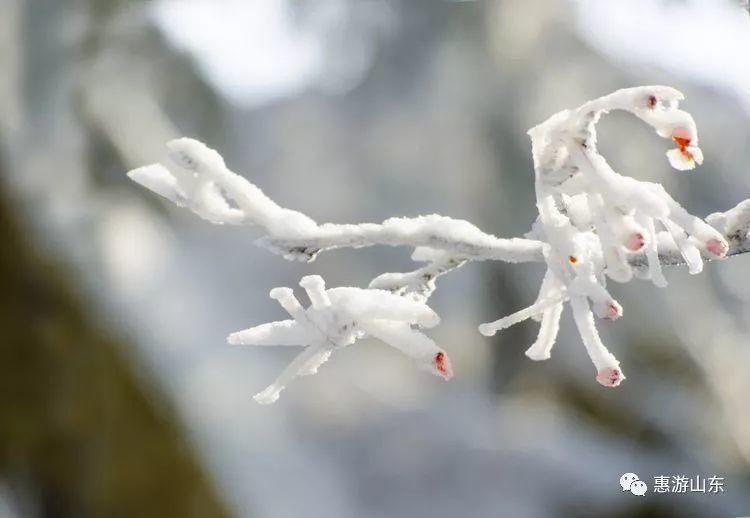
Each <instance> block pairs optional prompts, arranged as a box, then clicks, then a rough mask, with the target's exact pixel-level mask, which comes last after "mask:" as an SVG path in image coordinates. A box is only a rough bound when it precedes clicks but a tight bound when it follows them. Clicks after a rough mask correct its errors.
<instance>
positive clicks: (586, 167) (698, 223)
mask: <svg viewBox="0 0 750 518" xmlns="http://www.w3.org/2000/svg"><path fill="white" fill-rule="evenodd" d="M682 99H683V96H682V94H681V93H680V92H678V91H677V90H674V89H672V88H668V87H665V86H645V87H638V88H628V89H623V90H618V91H616V92H614V93H612V94H610V95H607V96H604V97H601V98H599V99H595V100H593V101H589V102H587V103H585V104H583V105H582V106H580V107H578V108H576V109H572V110H564V111H562V112H559V113H557V114H555V115H553V116H552V117H550V118H549V119H548V120H546V121H545V122H543V123H542V124H539V125H538V126H536V127H534V128H532V129H531V130H529V136H530V137H531V141H532V153H533V158H534V170H535V190H536V201H537V208H538V211H539V216H538V218H537V220H536V222H535V223H534V225H533V227H532V230H531V231H530V232H529V233H528V234H527V236H525V238H523V239H521V238H511V239H503V238H498V237H495V236H493V235H490V234H486V233H484V232H482V231H481V230H479V229H478V228H477V227H475V226H474V225H472V224H471V223H469V222H467V221H462V220H455V219H451V218H447V217H444V216H438V215H429V216H420V217H417V218H391V219H388V220H386V221H384V222H383V223H380V224H375V223H363V224H357V225H352V224H333V223H324V224H318V223H317V222H316V221H314V220H313V219H312V218H310V217H308V216H307V215H305V214H302V213H300V212H297V211H294V210H291V209H287V208H283V207H281V206H279V205H278V204H276V203H275V202H274V201H273V200H271V199H270V198H268V197H267V196H266V195H265V194H263V192H262V191H261V190H260V189H259V188H258V187H256V186H255V185H253V184H252V183H250V182H249V181H247V180H246V179H245V178H243V177H241V176H239V175H236V174H235V173H233V172H231V171H230V170H229V169H227V167H226V165H225V164H224V160H223V159H222V157H221V156H220V155H219V154H218V153H217V152H216V151H214V150H212V149H210V148H208V147H207V146H205V145H204V144H202V143H201V142H198V141H196V140H192V139H188V138H182V139H178V140H174V141H172V142H169V143H168V144H167V148H168V152H167V156H166V159H165V161H164V163H163V164H153V165H149V166H146V167H141V168H139V169H135V170H133V171H131V172H129V173H128V175H129V176H130V178H131V179H133V180H134V181H136V182H138V183H139V184H141V185H143V186H144V187H146V188H148V189H150V190H152V191H154V192H156V193H157V194H159V195H161V196H163V197H164V198H166V199H168V200H170V201H171V202H173V203H175V204H177V205H178V206H183V207H186V208H188V209H190V210H191V211H193V212H194V213H196V214H197V215H198V216H200V217H202V218H204V219H207V220H208V221H211V222H213V223H217V224H232V225H249V226H255V227H260V229H261V231H262V234H263V236H262V237H261V238H260V239H258V240H257V241H256V243H257V244H258V245H260V246H262V247H264V248H266V249H268V250H270V251H272V252H274V253H277V254H280V255H282V256H283V257H284V258H285V259H290V260H305V261H312V260H314V259H315V257H316V256H317V255H318V253H320V252H322V251H325V250H331V249H335V248H344V247H352V248H362V247H368V246H372V245H389V246H408V247H413V248H415V250H414V254H413V255H412V259H413V260H415V261H417V262H421V263H424V265H423V266H421V267H419V268H417V269H415V270H414V271H412V272H407V273H385V274H382V275H380V276H378V277H376V278H375V279H373V280H372V281H371V283H370V286H369V288H367V289H359V288H333V289H328V290H326V289H325V287H324V285H323V280H322V279H321V278H320V277H317V276H311V277H305V278H303V279H302V281H301V283H300V284H301V285H302V287H303V288H304V289H305V290H306V291H307V293H308V296H309V298H310V300H311V305H310V307H309V308H307V309H304V308H303V307H302V305H301V304H300V303H299V302H298V301H297V299H296V298H295V297H294V295H293V293H292V291H291V290H290V289H289V288H276V289H274V290H272V291H271V297H272V298H274V299H276V300H278V301H279V303H280V304H281V305H282V307H283V308H284V309H285V310H286V311H287V312H288V313H289V314H290V315H291V316H292V317H293V320H283V321H279V322H271V323H268V324H263V325H260V326H257V327H253V328H250V329H247V330H245V331H240V332H238V333H234V334H232V335H230V337H229V341H230V343H233V344H248V345H300V346H305V347H306V348H305V349H304V351H303V352H302V353H300V355H299V356H298V357H297V358H296V359H295V360H294V361H293V362H292V364H291V365H290V366H289V367H288V368H287V369H286V370H285V371H284V372H283V373H282V374H281V376H280V377H279V378H278V379H277V381H276V382H274V383H273V384H272V385H271V386H270V387H268V388H267V389H266V390H264V391H263V392H261V393H260V394H258V395H257V396H256V400H257V401H259V402H261V403H272V402H274V401H275V400H276V399H277V398H278V396H279V392H280V391H281V390H282V389H283V388H284V386H285V385H286V384H287V383H288V382H289V381H291V379H293V378H294V377H295V376H298V375H307V374H313V373H315V372H317V369H318V367H319V366H320V365H321V364H322V363H324V362H325V361H327V360H328V358H329V357H330V355H331V352H332V351H333V350H335V349H337V348H340V347H344V346H347V345H350V344H352V343H354V341H356V340H357V339H359V338H362V337H363V336H366V335H369V336H372V337H375V338H378V339H380V340H382V341H384V342H386V343H388V344H390V345H392V346H394V347H396V348H397V349H399V350H401V351H402V352H404V353H405V354H406V355H408V356H410V357H412V358H413V359H414V360H415V361H416V363H417V365H418V366H420V367H422V368H424V369H426V370H428V371H431V372H433V373H434V374H437V375H440V376H442V377H444V378H446V379H448V378H449V377H450V376H451V374H452V372H451V367H450V362H449V360H448V357H447V355H446V353H445V351H443V350H442V349H440V348H438V347H437V346H436V345H435V343H434V342H432V340H430V339H429V338H427V337H426V336H425V335H424V334H422V333H421V332H420V331H418V330H416V329H415V327H422V328H428V327H432V326H434V325H436V324H437V322H438V317H437V315H436V314H435V313H434V312H432V310H431V309H430V308H429V307H427V306H426V301H427V299H428V298H429V296H430V295H431V294H432V292H433V291H434V290H435V280H436V279H437V277H439V276H441V275H444V274H446V273H448V272H451V271H453V270H455V269H457V268H459V267H460V266H462V265H464V264H466V263H467V262H471V261H487V260H499V261H506V262H512V263H518V262H543V263H545V264H546V266H547V272H546V274H545V276H544V280H543V282H542V285H541V287H540V290H539V294H538V296H537V299H536V301H535V302H534V303H533V304H532V305H531V306H529V307H528V308H526V309H522V310H520V311H518V312H516V313H514V314H512V315H509V316H506V317H504V318H501V319H499V320H497V321H495V322H491V323H487V324H482V325H481V326H479V330H480V332H481V333H482V334H484V335H486V336H490V335H493V334H494V333H495V332H497V331H498V330H501V329H504V328H506V327H509V326H511V325H513V324H516V323H518V322H521V321H523V320H526V319H528V318H533V319H535V320H537V321H539V322H540V328H539V335H538V337H537V340H536V341H535V342H534V344H533V345H532V346H531V347H530V348H529V349H528V350H527V351H526V355H527V356H528V357H529V358H531V359H533V360H544V359H547V358H549V357H550V353H551V350H552V347H553V345H554V343H555V340H556V337H557V334H558V330H559V323H560V317H561V315H562V312H563V308H564V305H565V304H566V303H569V305H570V307H571V309H572V312H573V317H574V320H575V323H576V326H577V328H578V331H579V333H580V335H581V339H582V341H583V344H584V346H585V348H586V351H587V352H588V354H589V356H590V357H591V361H592V362H593V364H594V366H595V368H596V371H597V374H596V379H597V381H599V383H601V384H602V385H605V386H608V387H614V386H617V385H619V384H620V382H621V381H622V380H623V379H625V377H624V375H623V374H622V371H621V370H620V366H619V362H618V361H617V359H616V358H615V357H614V356H613V355H612V354H611V353H610V352H609V351H608V350H607V349H606V347H605V346H604V344H603V343H602V342H601V339H600V338H599V333H598V332H597V329H596V325H595V318H594V317H598V318H601V319H605V320H614V319H617V318H619V317H620V316H622V312H623V310H622V306H620V304H619V303H618V302H617V301H616V300H615V299H614V298H613V297H612V296H611V294H610V293H609V291H608V290H607V279H611V280H613V281H615V282H629V281H630V280H632V279H633V278H634V277H638V278H644V279H649V280H651V281H652V282H653V283H654V284H655V285H657V286H665V285H666V281H665V279H664V276H663V275H662V271H661V267H662V265H676V264H686V265H687V266H688V268H689V271H690V273H693V274H696V273H699V272H701V271H702V269H703V261H704V259H707V260H710V259H721V258H724V257H726V256H727V255H733V254H736V253H743V252H746V251H748V250H750V239H749V236H748V230H749V229H750V200H749V201H745V202H742V203H740V204H739V205H738V206H737V207H735V208H734V209H731V210H729V211H728V212H726V213H716V214H712V215H711V216H709V217H708V218H707V222H706V221H703V220H702V219H700V218H697V217H695V216H693V215H691V214H689V213H688V212H687V211H686V210H685V209H683V208H682V207H681V206H680V205H679V204H678V203H677V202H676V201H675V200H674V199H672V197H671V196H670V195H669V194H668V193H667V192H666V191H665V190H664V188H663V187H662V186H661V185H659V184H655V183H649V182H642V181H638V180H635V179H633V178H631V177H627V176H622V175H620V174H618V173H616V172H615V171H613V170H612V168H611V167H610V166H609V164H608V163H607V161H606V160H605V159H604V157H602V156H601V155H600V154H599V153H598V151H597V149H596V123H597V122H598V121H599V119H600V117H601V116H602V114H605V113H607V112H609V111H611V110H624V111H628V112H630V113H632V114H634V115H635V116H637V117H638V118H640V119H641V120H643V121H644V122H646V123H647V124H648V125H650V126H652V127H653V128H654V129H655V130H656V133H657V135H659V136H660V137H663V138H665V139H669V140H670V142H671V143H672V144H673V145H674V146H673V147H672V148H671V149H669V150H668V151H667V152H666V155H667V159H668V162H669V164H671V165H672V167H674V168H675V169H678V170H683V171H684V170H689V169H693V168H694V167H695V166H696V164H700V163H702V161H703V154H702V152H701V150H700V148H699V147H698V134H697V130H696V125H695V122H694V121H693V118H692V117H691V116H690V114H688V113H687V112H684V111H682V110H680V109H679V108H678V104H679V101H681V100H682Z"/></svg>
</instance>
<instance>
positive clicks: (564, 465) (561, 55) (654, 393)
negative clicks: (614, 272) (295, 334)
mask: <svg viewBox="0 0 750 518" xmlns="http://www.w3.org/2000/svg"><path fill="white" fill-rule="evenodd" d="M748 48H750V19H749V17H748V13H747V7H746V5H744V4H743V3H742V2H741V1H737V0H630V1H628V2H615V1H603V0H567V1H564V0H557V1H555V0H523V1H520V0H518V1H513V0H497V1H487V2H484V1H476V2H466V1H449V0H420V1H414V0H413V1H407V0H317V1H315V2H306V1H304V0H157V1H138V0H0V235H1V236H2V245H3V246H2V248H1V249H0V297H1V299H0V333H1V336H2V339H0V517H2V518H11V517H13V518H16V517H67V516H76V517H99V516H106V517H109V516H115V517H116V516H139V517H141V516H159V517H167V516H170V517H171V516H176V517H214V516H217V517H218V516H222V517H223V516H236V517H271V518H275V517H300V516H305V517H326V518H350V517H357V518H359V517H361V518H369V517H372V518H380V517H394V516H409V517H421V516H430V517H454V516H466V517H496V516H512V517H521V518H525V517H552V516H566V517H567V516H596V517H598V516H680V517H684V516H695V517H709V516H740V515H750V410H748V404H747V395H748V394H749V393H750V375H748V367H749V366H750V349H749V346H748V337H750V329H749V328H748V317H749V316H750V287H749V286H748V282H747V279H748V273H747V272H748V271H750V257H745V256H740V257H735V258H733V259H731V260H729V261H726V262H725V263H722V264H713V263H712V264H709V265H708V266H707V268H706V271H705V272H704V273H703V274H702V275H700V276H695V277H691V276H689V275H688V273H687V271H686V269H674V270H670V271H669V272H668V279H669V281H670V286H669V288H668V289H665V290H659V289H656V288H655V287H653V286H652V285H650V284H647V283H643V282H634V283H631V284H629V285H625V286H620V285H616V286H614V287H613V291H614V294H615V296H616V297H618V298H619V300H620V301H621V302H622V303H623V306H624V308H625V318H623V319H621V320H619V321H617V322H616V323H612V324H608V325H605V324H600V330H601V332H602V334H603V335H604V338H605V342H606V343H607V344H608V346H609V347H610V349H611V350H612V352H613V353H614V354H615V355H616V356H617V357H618V358H619V359H620V361H621V362H622V365H623V368H624V370H625V373H626V374H627V375H628V380H627V381H626V382H625V383H624V384H623V385H622V386H621V387H620V388H619V389H617V390H607V389H604V388H602V387H600V386H599V385H598V384H597V383H596V382H595V381H594V370H593V367H592V366H591V365H590V362H589V360H588V358H587V356H586V353H585V351H584V349H583V347H582V345H581V343H580V340H579V338H578V337H577V336H576V334H575V333H574V332H573V330H572V322H571V319H570V317H569V314H568V313H566V316H565V317H564V318H563V333H562V335H561V337H560V339H559V340H558V344H557V346H556V348H555V350H554V351H553V357H552V359H551V360H550V361H547V362H542V363H535V362H531V361H529V360H527V359H526V358H525V356H524V355H523V352H524V350H525V349H526V348H527V347H528V345H530V344H531V343H532V342H533V340H534V337H535V335H536V326H535V324H534V323H533V322H527V323H525V324H523V325H520V326H517V327H515V328H512V329H511V330H509V331H506V332H504V333H502V334H500V335H499V336H498V337H497V338H496V339H492V340H490V339H487V338H484V337H482V336H481V335H479V333H478V332H477V331H476V326H477V324H479V323H481V322H486V321H489V320H494V319H495V318H498V317H499V316H502V315H505V314H508V313H510V312H512V311H514V310H516V309H520V308H521V307H524V306H525V305H528V304H529V303H530V302H531V301H532V300H533V298H534V297H535V295H536V292H537V288H538V283H539V281H540V279H541V274H542V271H541V270H542V269H541V267H540V266H539V265H509V264H503V263H497V264H472V265H469V266H466V267H464V268H462V269H460V270H458V271H456V272H454V273H452V274H451V275H448V276H446V277H443V278H441V280H440V282H439V283H438V284H439V289H438V291H437V292H436V294H435V295H434V296H433V297H432V298H431V300H430V304H431V306H432V307H433V308H434V309H436V311H437V312H438V313H439V314H440V315H441V316H442V320H443V323H442V324H441V325H440V326H439V327H437V328H436V329H434V330H432V331H431V333H430V334H431V336H432V337H434V338H435V339H436V341H437V342H438V343H439V344H440V345H442V346H443V347H445V348H446V349H447V350H448V352H449V353H450V355H451V357H452V359H453V362H454V368H455V371H456V377H455V378H454V379H453V380H452V381H451V382H450V383H444V382H442V381H441V380H439V379H438V378H435V377H432V376H429V375H427V374H424V373H421V372H419V371H416V370H415V369H414V368H413V365H412V364H411V362H410V361H409V360H408V359H407V358H405V357H403V356H401V355H399V354H398V353H397V352H395V351H394V350H392V349H390V348H388V347H386V346H383V345H382V344H378V343H375V342H363V343H361V344H358V345H357V346H356V347H352V348H350V349H347V350H346V351H345V352H342V353H340V354H337V355H336V356H335V357H334V359H333V360H332V361H331V362H330V363H329V364H327V365H325V367H324V368H323V369H322V370H321V373H320V374H319V375H318V376H315V377H313V378H303V379H301V380H297V381H296V382H295V383H293V384H292V385H291V386H290V387H289V389H288V390H287V391H285V392H284V394H283V396H282V398H281V400H280V401H279V402H278V403H277V404H275V405H272V406H270V407H262V406H259V405H257V404H256V403H255V402H254V401H253V400H252V399H251V396H252V395H253V394H255V393H256V392H257V391H259V390H260V389H262V388H263V387H265V386H266V385H267V384H268V383H270V381H271V380H273V379H274V378H275V376H276V375H277V374H278V372H279V371H280V370H281V369H282V368H283V367H284V366H285V365H286V363H287V362H288V361H289V360H290V357H291V356H290V355H292V354H294V352H293V351H285V350H281V349H251V348H247V349H242V348H230V347H229V346H227V345H226V343H225V337H226V335H227V334H228V333H229V332H231V331H235V330H238V329H242V328H246V327H250V326H252V325H256V324H259V323H262V322H266V321H270V320H277V319H280V318H284V313H283V311H282V310H281V309H280V308H279V307H278V306H277V305H276V304H275V303H274V302H273V301H271V300H269V299H268V291H269V290H270V289H271V288H272V287H275V286H284V285H286V286H296V284H297V282H298V280H299V278H300V277H301V276H302V275H305V274H312V273H317V274H321V275H323V276H324V277H325V278H326V280H327V282H328V285H329V286H331V287H332V286H345V285H352V286H361V287H364V286H366V285H367V284H368V282H369V281H370V279H372V278H373V277H375V276H376V275H378V274H380V273H383V272H386V271H406V270H409V269H411V266H412V263H411V262H410V260H409V252H410V251H409V250H405V249H384V248H378V249H365V250H354V251H352V250H342V251H336V252H331V253H326V254H323V255H322V256H321V257H320V258H319V259H318V260H317V261H316V262H314V263H311V264H296V263H288V262H284V261H282V260H281V259H280V258H278V257H276V256H272V255H270V254H268V253H266V252H265V251H263V250H261V249H258V248H256V247H254V246H253V244H252V236H251V234H250V233H249V232H248V231H247V229H243V228H224V227H217V226H213V225H210V224H208V223H206V222H204V221H202V220H199V219H198V218H196V217H195V216H193V215H192V214H189V213H187V212H186V211H181V210H179V209H177V208H176V207H174V206H172V205H170V204H168V203H166V202H163V201H162V200H160V199H157V197H156V196H154V195H152V194H151V193H149V192H147V191H145V190H144V189H141V188H140V187H138V186H137V185H135V184H134V183H132V182H130V181H129V180H128V179H127V177H126V176H125V172H126V171H127V170H128V169H130V168H133V167H136V166H140V165H144V164H147V163H151V162H155V161H158V160H159V159H160V158H161V157H162V156H163V153H164V143H165V142H166V141H167V140H169V139H171V138H174V137H176V136H181V135H187V136H192V137H195V138H198V139H200V140H203V141H205V142H206V143H207V144H208V145H210V146H211V147H213V148H215V149H217V150H218V151H220V152H221V153H222V154H223V156H224V157H225V159H226V161H227V164H228V165H229V167H230V168H232V169H233V170H235V171H236V172H239V173H241V174H244V175H246V176H247V177H248V178H249V179H250V180H251V181H253V182H254V183H256V184H257V185H258V186H259V187H261V188H262V189H263V190H264V191H265V192H266V193H267V194H268V195H269V196H271V197H272V198H273V199H275V200H276V201H278V202H279V203H280V204H282V205H284V206H287V207H291V208H295V209H298V210H301V211H304V212H306V213H307V214H309V215H310V216H311V217H313V218H315V219H316V220H317V221H333V222H352V223H354V222H362V221H381V220H383V219H385V218H387V217H389V216H396V215H401V216H416V215H419V214H426V213H433V212H434V213H440V214H443V215H446V216H451V217H455V218H462V219H467V220H469V221H472V222H473V223H475V224H476V225H478V226H479V227H480V228H482V229H483V230H485V231H487V232H490V233H494V234H496V235H499V236H508V237H509V236H518V235H521V234H523V233H524V232H526V231H527V230H528V229H529V227H530V224H531V222H532V221H533V219H534V217H535V215H536V211H535V207H534V202H533V182H532V177H533V176H532V175H533V172H532V164H531V156H530V143H529V141H528V138H527V136H526V135H525V132H526V130H527V129H528V128H529V127H531V126H533V125H535V124H537V123H538V122H540V121H542V120H543V119H545V118H546V117H547V116H549V115H551V114H552V113H554V112H556V111H558V110H560V109H562V108H565V107H572V106H576V105H578V104H580V103H582V102H583V101H585V100H587V99H589V98H593V97H596V96H599V95H603V94H606V93H609V92H610V91H612V90H614V89H617V88H621V87H626V86H635V85H641V84H667V85H670V86H674V87H676V88H678V89H680V90H682V91H683V92H684V93H685V94H686V96H687V100H686V101H685V103H684V107H685V109H687V110H689V111H691V112H692V113H693V114H694V116H695V118H696V120H697V122H698V126H699V129H700V131H701V147H702V148H703V149H704V152H705V155H706V163H705V165H704V166H703V167H701V168H699V169H698V170H697V171H696V172H693V173H688V174H683V173H678V172H675V171H672V170H670V169H669V167H668V165H667V162H666V160H665V157H664V151H665V149H666V147H665V144H664V141H661V140H660V139H658V138H656V137H655V136H654V135H653V133H652V131H651V130H650V129H648V128H646V127H645V126H644V125H642V124H639V123H638V122H637V121H634V120H631V118H628V117H627V116H624V115H621V114H612V115H611V116H609V117H607V118H605V119H604V120H603V121H602V123H601V124H600V141H601V145H600V147H601V149H602V150H603V154H604V155H605V156H607V157H608V158H609V160H610V162H611V163H612V165H613V166H614V167H615V169H617V170H619V171H620V172H623V173H626V174H631V175H633V176H635V177H637V178H639V179H645V180H650V181H659V182H663V183H664V184H665V186H666V187H667V188H668V190H669V191H670V192H671V193H672V194H673V196H674V197H675V198H676V199H678V200H679V201H680V202H682V203H683V204H684V205H685V206H686V208H688V210H690V211H691V212H693V213H695V214H697V215H700V216H705V215H707V214H708V213H710V212H714V211H718V210H726V209H728V208H730V207H732V206H734V205H735V204H736V203H737V202H739V201H741V200H742V199H745V198H748V197H750V175H748V168H747V165H746V164H747V163H748V161H750V145H749V144H750V125H749V124H748V121H749V120H750V68H749V67H748V66H747V49H748ZM625 472H635V473H637V474H639V475H640V477H641V479H642V480H645V481H646V482H647V483H648V484H649V487H650V491H649V493H648V494H647V495H646V496H645V497H643V498H638V497H635V496H633V495H632V494H630V493H623V492H622V491H621V489H620V487H619V483H618V481H619V478H620V475H621V474H623V473H625ZM659 475H665V476H673V475H685V476H687V477H695V476H701V477H709V476H712V475H717V476H720V477H725V485H724V487H725V492H724V493H722V494H718V495H717V494H701V493H690V492H688V493H687V494H666V495H665V494H653V492H652V484H653V477H654V476H659Z"/></svg>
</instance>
